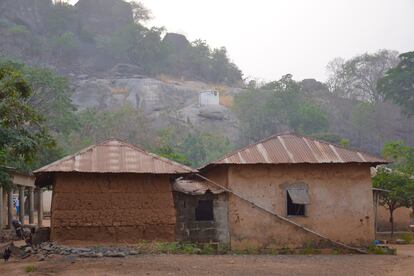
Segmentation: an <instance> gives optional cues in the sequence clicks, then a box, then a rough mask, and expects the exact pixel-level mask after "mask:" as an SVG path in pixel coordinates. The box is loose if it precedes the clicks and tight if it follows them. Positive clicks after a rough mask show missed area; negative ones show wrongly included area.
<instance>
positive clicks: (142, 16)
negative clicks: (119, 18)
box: [129, 1, 151, 23]
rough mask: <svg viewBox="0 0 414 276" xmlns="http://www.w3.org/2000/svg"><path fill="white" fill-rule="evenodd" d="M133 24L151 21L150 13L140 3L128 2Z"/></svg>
mask: <svg viewBox="0 0 414 276" xmlns="http://www.w3.org/2000/svg"><path fill="white" fill-rule="evenodd" d="M129 3H130V5H131V8H132V14H133V17H134V22H135V23H140V22H141V21H143V22H145V21H148V20H150V19H151V12H150V10H148V9H147V8H146V7H145V6H144V5H143V4H142V3H140V2H135V1H130V2H129Z"/></svg>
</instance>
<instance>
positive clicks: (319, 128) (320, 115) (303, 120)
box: [291, 101, 329, 135]
mask: <svg viewBox="0 0 414 276" xmlns="http://www.w3.org/2000/svg"><path fill="white" fill-rule="evenodd" d="M298 115H299V116H298V117H297V120H296V121H295V122H294V124H292V123H291V126H292V127H293V128H294V129H295V130H296V131H297V132H299V133H303V134H307V135H310V134H314V133H323V132H326V131H328V129H329V121H328V115H327V113H326V112H325V111H324V110H322V109H321V108H320V107H319V106H317V105H315V104H313V103H311V102H309V101H306V102H304V103H303V104H302V105H301V106H300V107H299V110H298Z"/></svg>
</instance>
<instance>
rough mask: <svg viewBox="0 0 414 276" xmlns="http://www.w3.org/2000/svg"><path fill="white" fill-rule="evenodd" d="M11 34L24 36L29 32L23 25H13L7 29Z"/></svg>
mask: <svg viewBox="0 0 414 276" xmlns="http://www.w3.org/2000/svg"><path fill="white" fill-rule="evenodd" d="M7 30H8V32H9V33H10V34H12V35H20V36H26V35H28V34H30V31H29V30H28V29H27V28H26V26H24V25H15V26H12V27H10V28H8V29H7Z"/></svg>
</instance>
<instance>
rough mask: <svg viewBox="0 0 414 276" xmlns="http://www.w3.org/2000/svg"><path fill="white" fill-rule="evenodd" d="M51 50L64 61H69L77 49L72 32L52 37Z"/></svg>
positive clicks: (77, 45) (76, 40)
mask: <svg viewBox="0 0 414 276" xmlns="http://www.w3.org/2000/svg"><path fill="white" fill-rule="evenodd" d="M52 46H53V51H54V52H55V54H56V56H57V57H58V58H59V59H62V60H63V61H64V62H65V63H68V62H70V61H71V60H72V59H73V58H74V57H75V56H76V54H77V51H78V50H79V42H78V39H77V37H76V35H75V34H74V33H72V32H65V33H63V34H60V35H57V36H55V37H53V39H52Z"/></svg>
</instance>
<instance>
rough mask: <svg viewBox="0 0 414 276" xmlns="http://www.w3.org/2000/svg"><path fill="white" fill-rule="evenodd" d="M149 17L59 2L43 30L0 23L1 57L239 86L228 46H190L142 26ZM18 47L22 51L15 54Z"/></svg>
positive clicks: (141, 10) (109, 4)
mask: <svg viewBox="0 0 414 276" xmlns="http://www.w3.org/2000/svg"><path fill="white" fill-rule="evenodd" d="M114 11H116V12H114ZM27 12H30V11H29V10H28V11H27ZM150 18H151V14H150V11H149V10H148V9H146V8H145V7H144V6H143V5H142V4H140V3H138V2H131V3H126V2H125V1H122V0H116V1H100V2H99V3H98V1H97V2H94V1H86V0H81V1H79V2H78V3H77V4H76V5H75V6H72V5H69V4H67V3H64V2H60V1H59V2H55V3H54V4H53V5H52V6H50V7H49V8H48V10H47V12H45V16H44V18H41V20H43V21H44V22H43V25H44V26H45V27H44V28H43V29H42V30H41V31H38V30H34V29H33V28H31V27H30V26H24V25H20V24H22V23H21V22H13V21H11V19H5V20H6V21H5V22H3V23H2V22H1V20H0V33H1V31H2V28H3V29H4V30H5V32H6V33H7V34H8V35H7V36H6V37H5V39H6V40H7V41H1V42H0V47H1V48H5V50H6V51H4V53H3V54H6V55H7V53H8V52H10V53H13V54H12V56H14V57H19V58H24V59H25V60H33V59H38V62H44V61H45V60H48V62H50V63H56V64H58V65H59V67H60V68H65V67H87V68H90V69H93V70H107V69H110V68H111V67H113V66H114V65H116V64H117V63H130V64H133V65H137V66H139V67H141V68H142V70H143V71H142V72H143V73H144V74H147V75H150V76H155V75H158V74H168V75H172V76H175V77H178V78H182V77H183V78H188V79H195V80H200V81H205V82H213V83H221V84H228V85H241V84H242V72H241V71H240V70H239V69H238V67H237V66H236V65H235V64H234V63H233V62H231V60H230V59H229V57H228V53H227V50H226V48H224V47H221V48H217V49H211V48H210V47H209V45H208V44H207V43H206V42H205V41H203V40H195V41H193V42H189V41H188V40H187V38H186V37H185V36H183V35H180V34H175V33H167V31H166V29H165V28H164V27H147V26H145V25H144V24H143V23H144V22H145V21H147V20H148V19H150ZM6 42H7V43H6ZM3 45H4V46H3ZM16 49H22V50H20V55H18V56H16V55H15V54H14V53H15V52H16V51H17V50H16ZM23 50H24V51H23Z"/></svg>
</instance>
